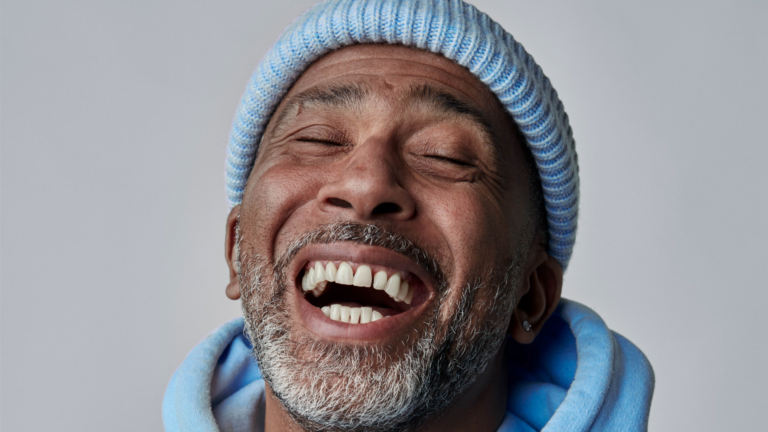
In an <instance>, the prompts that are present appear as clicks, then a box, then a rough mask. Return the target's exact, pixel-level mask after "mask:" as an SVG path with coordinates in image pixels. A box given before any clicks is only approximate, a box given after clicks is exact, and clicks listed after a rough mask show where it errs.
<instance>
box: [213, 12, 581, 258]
mask: <svg viewBox="0 0 768 432" xmlns="http://www.w3.org/2000/svg"><path fill="white" fill-rule="evenodd" d="M357 43H389V44H402V45H407V46H412V47H416V48H420V49H424V50H428V51H431V52H434V53H439V54H442V55H443V56H445V57H447V58H449V59H451V60H454V61H455V62H456V63H458V64H460V65H462V66H464V67H466V68H467V69H469V71H470V72H472V73H473V74H474V75H475V76H476V77H477V78H478V79H479V80H480V81H482V82H483V83H485V84H486V85H487V86H488V88H490V89H491V91H493V92H494V93H495V94H496V96H498V98H499V100H500V101H501V103H502V105H503V106H504V107H505V108H506V109H507V110H508V111H509V113H510V114H511V116H512V118H513V119H514V121H515V122H516V123H517V125H518V127H519V128H520V130H521V132H522V133H523V135H524V136H525V139H526V142H527V144H528V147H529V148H530V149H531V152H532V153H533V157H534V159H535V161H536V165H537V167H538V170H539V176H540V178H541V184H542V188H543V191H544V201H545V206H546V211H547V221H548V225H549V246H548V249H549V250H548V252H549V255H550V256H552V257H553V258H555V259H556V260H557V261H558V262H559V263H560V264H561V265H562V267H563V269H565V268H567V267H568V261H569V260H570V257H571V253H572V250H573V244H574V241H575V238H576V222H577V216H578V206H579V172H578V161H577V157H576V149H575V145H574V141H573V136H572V133H571V127H570V125H569V123H568V116H567V115H566V113H565V110H564V109H563V104H562V103H561V102H560V99H559V98H558V96H557V92H556V91H555V89H554V88H552V85H551V84H550V82H549V79H548V78H547V77H546V76H544V73H543V72H542V71H541V68H540V67H539V66H538V65H537V64H536V62H535V61H534V60H533V57H531V56H530V55H529V54H528V53H527V52H526V51H525V49H524V48H523V46H522V45H520V44H519V43H517V41H515V39H514V38H513V37H512V36H511V35H510V34H509V33H507V32H506V31H504V29H503V28H502V27H501V26H500V25H499V24H497V23H496V22H494V21H493V20H491V19H490V18H489V17H488V16H487V15H485V14H484V13H482V12H480V11H478V10H477V9H476V8H474V7H473V6H470V5H468V4H466V3H464V2H463V1H461V0H440V1H436V0H329V1H324V2H321V3H319V4H318V5H316V6H315V7H314V8H312V9H310V10H309V11H308V12H306V13H305V14H304V15H302V16H301V17H300V18H299V19H297V20H296V21H295V22H294V23H293V24H292V25H291V26H289V27H288V28H287V29H286V30H285V32H283V34H282V36H281V37H280V39H279V40H278V41H277V43H276V44H275V46H274V47H272V49H271V50H270V51H269V52H268V53H267V55H266V57H265V58H264V60H262V62H261V63H260V64H259V66H258V67H257V69H256V71H255V72H254V73H253V76H252V77H251V80H250V82H249V83H248V86H247V88H246V90H245V94H243V97H242V100H241V102H240V106H239V108H238V109H237V114H236V115H235V120H234V122H233V125H232V131H231V133H230V139H229V146H228V149H227V174H226V184H227V199H228V202H229V207H230V208H232V207H234V206H235V205H237V204H239V203H240V202H241V201H242V198H243V192H244V190H245V185H246V182H247V181H248V176H249V174H250V172H251V169H252V168H253V163H254V160H255V158H256V153H257V150H258V146H259V142H260V140H261V136H262V133H263V132H264V129H265V128H266V126H267V123H268V122H269V119H270V118H271V117H272V113H273V112H274V110H275V108H276V107H277V105H278V104H279V102H280V100H281V99H282V98H283V96H284V95H285V94H286V93H287V92H288V90H289V89H290V87H291V86H292V85H293V83H294V81H296V79H298V77H299V76H300V75H301V73H302V72H303V71H304V70H305V69H306V68H307V67H308V66H309V65H310V64H311V63H312V62H314V61H315V60H317V59H318V58H320V57H321V56H322V55H324V54H326V53H328V52H329V51H333V50H335V49H338V48H341V47H344V46H347V45H353V44H357Z"/></svg>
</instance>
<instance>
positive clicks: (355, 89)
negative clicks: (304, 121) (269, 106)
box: [273, 83, 370, 133]
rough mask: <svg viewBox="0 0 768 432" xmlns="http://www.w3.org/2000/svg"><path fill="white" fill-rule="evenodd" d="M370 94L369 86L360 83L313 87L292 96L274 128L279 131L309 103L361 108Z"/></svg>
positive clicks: (276, 120) (319, 105)
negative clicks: (290, 117) (290, 116)
mask: <svg viewBox="0 0 768 432" xmlns="http://www.w3.org/2000/svg"><path fill="white" fill-rule="evenodd" d="M369 94H370V90H369V88H368V87H367V86H365V85H362V84H358V83H345V84H334V85H330V86H321V87H312V88H310V89H308V90H305V91H303V92H300V93H298V94H295V95H293V96H291V97H290V99H289V100H288V101H287V102H286V104H285V108H283V110H282V111H281V112H280V114H278V116H277V118H276V119H275V126H274V128H273V130H274V131H275V133H277V131H279V130H280V128H281V126H283V125H284V123H285V121H286V120H287V119H288V116H289V115H290V114H291V113H292V112H295V115H298V114H299V113H300V112H301V109H302V108H303V107H305V106H307V105H312V106H316V107H322V108H335V109H350V108H359V107H360V106H361V105H362V103H363V102H364V101H365V99H366V98H367V97H368V95H369Z"/></svg>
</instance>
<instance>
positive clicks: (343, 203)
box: [328, 198, 352, 208]
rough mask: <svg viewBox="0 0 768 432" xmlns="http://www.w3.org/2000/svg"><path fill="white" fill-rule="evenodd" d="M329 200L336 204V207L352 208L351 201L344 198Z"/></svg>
mask: <svg viewBox="0 0 768 432" xmlns="http://www.w3.org/2000/svg"><path fill="white" fill-rule="evenodd" d="M328 202H329V203H330V204H331V205H334V206H336V207H341V208H352V204H350V203H349V201H344V200H343V199H339V198H328Z"/></svg>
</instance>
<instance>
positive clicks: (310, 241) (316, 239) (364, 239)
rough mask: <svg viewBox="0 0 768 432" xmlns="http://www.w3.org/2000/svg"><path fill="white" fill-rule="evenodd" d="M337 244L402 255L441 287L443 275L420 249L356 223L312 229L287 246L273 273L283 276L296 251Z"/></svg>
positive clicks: (381, 229) (384, 230)
mask: <svg viewBox="0 0 768 432" xmlns="http://www.w3.org/2000/svg"><path fill="white" fill-rule="evenodd" d="M340 242H349V243H356V244H361V245H366V246H377V247H382V248H386V249H389V250H391V251H393V252H396V253H399V254H401V255H404V256H406V257H408V258H409V259H411V260H412V261H414V262H415V263H416V264H417V265H418V266H420V267H421V268H423V269H424V270H425V271H426V272H427V273H429V275H430V276H432V279H433V280H434V281H435V285H436V288H438V289H439V290H442V288H443V287H444V286H445V282H446V277H445V272H444V271H443V269H442V268H441V267H440V264H439V263H438V261H437V260H436V259H435V258H434V257H433V256H432V255H431V254H430V253H429V252H427V251H426V250H425V249H424V248H422V247H420V246H418V245H417V244H416V243H414V242H413V241H411V240H410V239H408V238H406V237H405V236H403V235H401V234H398V233H396V232H394V231H392V230H390V229H388V228H386V227H384V226H382V225H378V224H362V223H358V222H336V223H330V224H326V225H320V226H318V227H316V228H315V229H313V230H312V231H310V232H308V233H306V234H304V235H302V236H301V237H299V238H297V239H296V240H294V241H293V242H291V243H290V244H289V245H288V247H287V248H286V250H285V252H283V253H282V254H280V256H279V257H278V258H277V259H276V260H275V266H274V270H275V272H276V273H283V270H284V269H286V268H287V267H288V264H289V263H290V262H291V261H292V260H293V259H294V258H295V257H296V255H297V254H298V253H299V251H301V249H303V248H305V247H307V246H310V245H315V244H331V243H340Z"/></svg>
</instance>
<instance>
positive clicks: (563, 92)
mask: <svg viewBox="0 0 768 432" xmlns="http://www.w3.org/2000/svg"><path fill="white" fill-rule="evenodd" d="M312 3H313V2H312V1H293V0H292V1H280V2H266V1H242V2H235V1H226V2H225V1H219V2H207V3H205V4H204V3H202V2H189V1H164V2H150V1H130V2H129V1H124V2H107V1H101V2H98V1H53V0H41V1H34V0H15V1H7V0H6V1H3V3H2V12H1V14H2V25H1V27H2V36H1V37H2V90H1V91H2V155H1V162H2V191H1V193H2V221H1V223H2V233H1V236H2V251H1V253H2V269H1V270H2V273H1V274H2V298H1V305H2V310H1V315H2V323H1V328H2V376H1V380H2V381H1V385H2V415H1V417H0V418H1V419H2V420H1V421H2V429H3V431H8V432H12V431H13V432H15V431H41V430H58V431H103V430H110V431H136V430H142V431H152V430H155V431H157V430H161V418H160V405H161V400H162V396H163V391H164V388H165V385H166V383H167V381H168V379H169V378H170V376H171V374H172V373H173V371H174V369H175V368H176V366H177V365H178V364H179V363H180V362H181V361H182V359H183V358H184V356H185V355H186V353H187V352H188V351H189V350H190V349H191V348H192V347H193V346H194V345H195V344H196V343H197V342H198V341H199V340H200V339H201V338H202V337H203V336H205V335H206V334H207V333H208V332H210V331H211V330H213V329H214V328H216V327H217V326H218V325H220V324H221V323H223V322H225V321H226V320H228V319H230V318H232V317H234V316H236V315H237V314H238V313H239V306H238V304H237V303H235V302H231V301H228V300H227V299H226V298H225V297H224V286H225V283H226V281H227V273H226V267H225V264H224V260H223V254H222V252H223V235H224V221H225V217H226V214H227V211H226V204H225V198H224V197H225V196H224V183H223V169H224V152H225V146H226V142H227V135H228V131H229V126H230V122H231V120H232V116H233V113H234V110H235V108H236V106H237V103H238V100H239V98H240V95H241V92H242V90H243V88H244V86H245V83H246V81H247V80H248V78H249V76H250V73H251V72H252V70H253V69H254V67H255V66H256V64H257V63H258V61H259V60H260V59H261V57H262V56H263V55H264V53H265V51H266V50H267V48H268V47H269V46H270V45H271V44H272V43H273V42H274V41H275V40H276V38H277V36H278V33H279V32H280V31H281V30H282V29H283V28H284V27H285V26H286V25H288V24H289V23H290V22H291V21H292V20H293V19H294V18H295V17H296V16H298V15H299V13H300V12H301V11H303V10H304V9H305V8H307V7H308V6H310V5H311V4H312ZM475 4H476V5H477V6H478V7H479V8H480V9H481V10H484V11H486V12H488V13H489V14H490V15H491V16H492V17H493V18H495V19H496V20H497V21H499V22H500V23H501V24H502V25H503V26H504V27H505V28H506V29H507V30H509V31H510V32H512V33H513V34H514V35H515V36H516V38H517V39H518V40H519V41H521V42H522V43H523V44H524V45H525V46H526V48H527V49H528V50H529V51H530V52H531V53H533V55H534V56H535V58H536V59H537V61H538V62H539V63H540V64H541V65H542V67H543V68H544V70H545V72H546V73H547V75H548V76H549V77H550V78H551V79H552V81H553V83H554V85H555V87H556V88H557V89H558V91H559V94H560V96H561V98H562V100H563V101H564V103H565V106H566V109H567V111H568V113H569V114H570V118H571V121H572V125H573V127H574V132H575V136H576V140H577V148H578V150H579V160H580V163H581V173H582V183H581V185H582V205H581V218H580V228H579V229H580V231H579V236H578V242H577V245H576V249H575V255H574V258H573V261H572V263H571V268H570V270H569V271H568V272H567V274H566V278H565V287H564V295H565V296H566V297H569V298H572V299H575V300H578V301H580V302H583V303H586V304H587V305H589V306H590V307H592V308H594V309H595V310H596V311H598V313H600V314H601V315H602V316H603V318H604V319H605V320H606V322H607V323H608V324H609V326H611V327H612V328H613V329H615V330H616V331H618V332H620V333H622V334H624V335H625V336H627V337H629V338H630V339H631V340H632V341H634V342H635V343H636V344H637V345H638V346H640V347H641V348H642V349H643V350H644V351H645V353H646V354H647V355H648V357H649V358H650V360H651V362H652V363H653V365H654V368H655V371H656V378H657V384H656V394H655V398H654V401H653V407H652V410H651V430H654V431H681V430H686V431H694V430H695V431H722V430H759V429H762V428H763V427H764V415H765V408H766V407H767V406H768V396H766V395H767V394H768V393H766V390H765V389H766V388H768V372H766V367H765V366H766V365H768V343H766V342H768V340H767V338H766V336H765V329H766V327H768V317H767V316H766V314H765V312H764V310H765V305H766V301H767V300H768V284H767V283H766V281H765V276H764V271H765V267H766V265H767V264H768V260H767V259H766V258H768V253H767V252H766V245H768V230H767V229H766V221H768V199H767V195H768V194H766V192H765V187H766V185H768V174H767V173H768V168H766V158H768V146H766V139H765V124H766V121H768V120H767V119H766V114H768V109H766V103H767V102H766V100H767V98H768V84H766V81H765V76H766V69H768V31H766V30H765V28H766V22H768V2H765V1H757V0H755V1H746V0H745V1H730V2H726V1H693V0H690V1H680V0H678V1H667V0H665V1H661V0H654V1H647V0H646V1H642V2H640V1H635V2H614V1H580V2H572V1H564V0H563V1H537V2H534V1H490V0H488V1H476V2H475Z"/></svg>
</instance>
